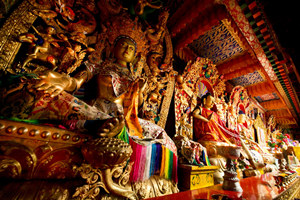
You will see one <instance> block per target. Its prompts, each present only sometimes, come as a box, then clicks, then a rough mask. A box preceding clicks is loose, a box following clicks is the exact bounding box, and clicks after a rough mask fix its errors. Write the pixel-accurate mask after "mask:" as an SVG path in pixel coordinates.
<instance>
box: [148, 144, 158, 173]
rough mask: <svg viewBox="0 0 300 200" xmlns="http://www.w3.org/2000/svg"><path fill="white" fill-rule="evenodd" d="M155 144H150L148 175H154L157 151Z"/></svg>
mask: <svg viewBox="0 0 300 200" xmlns="http://www.w3.org/2000/svg"><path fill="white" fill-rule="evenodd" d="M156 149H157V148H156V144H152V152H151V163H150V172H149V176H152V175H154V172H155V163H156V156H157V151H156Z"/></svg>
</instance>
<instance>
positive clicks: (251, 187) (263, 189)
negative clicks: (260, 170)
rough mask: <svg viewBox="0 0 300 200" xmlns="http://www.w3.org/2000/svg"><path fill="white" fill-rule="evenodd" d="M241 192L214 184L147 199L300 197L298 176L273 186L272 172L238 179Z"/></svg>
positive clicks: (282, 199) (267, 199)
mask: <svg viewBox="0 0 300 200" xmlns="http://www.w3.org/2000/svg"><path fill="white" fill-rule="evenodd" d="M240 184H241V187H242V188H243V192H240V193H239V192H234V191H227V190H223V189H222V185H221V184H219V185H214V186H211V187H207V188H200V189H197V190H188V191H184V192H179V193H176V194H172V195H166V196H162V197H156V198H149V199H147V200H202V199H218V197H220V199H222V196H223V199H225V197H224V196H227V197H228V198H229V199H234V200H238V199H240V200H244V199H245V200H271V199H277V200H289V199H293V200H294V199H298V198H299V199H300V177H299V176H298V177H297V178H296V179H295V180H294V181H293V182H292V183H290V184H289V185H288V186H286V187H283V186H281V187H278V186H275V179H274V176H273V174H271V173H267V174H263V175H260V176H255V177H249V178H244V179H241V180H240Z"/></svg>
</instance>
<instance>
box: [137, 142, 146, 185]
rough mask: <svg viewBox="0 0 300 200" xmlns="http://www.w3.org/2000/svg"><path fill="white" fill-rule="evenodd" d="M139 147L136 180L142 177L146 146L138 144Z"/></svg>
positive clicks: (140, 179)
mask: <svg viewBox="0 0 300 200" xmlns="http://www.w3.org/2000/svg"><path fill="white" fill-rule="evenodd" d="M138 146H140V149H141V154H140V159H139V168H138V176H137V181H142V180H143V178H144V171H145V165H146V157H147V146H143V145H140V144H138Z"/></svg>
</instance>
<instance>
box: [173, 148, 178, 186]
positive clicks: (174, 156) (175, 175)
mask: <svg viewBox="0 0 300 200" xmlns="http://www.w3.org/2000/svg"><path fill="white" fill-rule="evenodd" d="M177 165H178V160H177V156H176V155H175V154H173V167H172V180H173V181H174V182H175V183H178V176H177Z"/></svg>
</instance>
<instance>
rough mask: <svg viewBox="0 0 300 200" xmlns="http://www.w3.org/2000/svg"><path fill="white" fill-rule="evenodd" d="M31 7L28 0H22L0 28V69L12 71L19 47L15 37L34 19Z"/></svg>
mask: <svg viewBox="0 0 300 200" xmlns="http://www.w3.org/2000/svg"><path fill="white" fill-rule="evenodd" d="M32 9H33V7H32V5H31V4H30V3H29V1H23V2H22V3H21V4H20V6H18V8H17V9H16V10H14V11H13V13H12V14H11V16H10V17H9V18H8V19H7V20H6V21H5V23H4V25H3V26H2V28H1V29H0V69H1V70H8V71H10V72H12V73H14V71H13V70H12V69H11V68H10V65H11V64H12V63H13V61H14V58H15V56H16V54H17V52H18V51H19V48H20V47H21V43H19V42H18V41H16V38H18V36H19V35H20V34H22V33H25V32H27V31H28V29H29V28H30V26H31V25H32V24H33V22H34V21H35V19H36V16H35V15H33V14H32V13H31V12H30V10H32Z"/></svg>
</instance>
